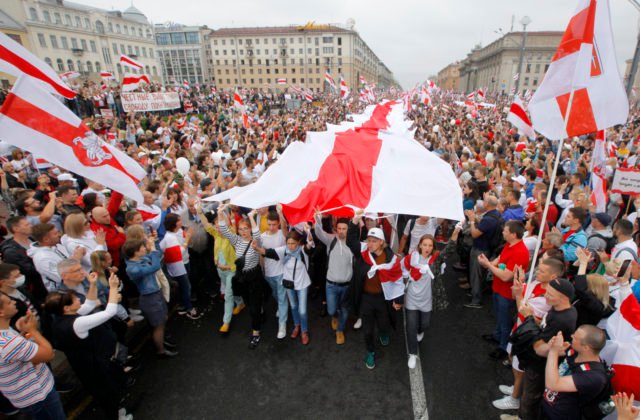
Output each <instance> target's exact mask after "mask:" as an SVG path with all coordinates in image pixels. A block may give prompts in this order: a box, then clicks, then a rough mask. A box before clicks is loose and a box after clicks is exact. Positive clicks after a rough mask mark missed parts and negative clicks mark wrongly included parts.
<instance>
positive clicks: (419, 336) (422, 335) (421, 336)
mask: <svg viewBox="0 0 640 420" xmlns="http://www.w3.org/2000/svg"><path fill="white" fill-rule="evenodd" d="M423 338H424V333H423V332H421V333H418V343H422V339H423Z"/></svg>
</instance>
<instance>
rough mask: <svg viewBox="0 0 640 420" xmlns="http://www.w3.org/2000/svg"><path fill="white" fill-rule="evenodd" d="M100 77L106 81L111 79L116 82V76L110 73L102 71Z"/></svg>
mask: <svg viewBox="0 0 640 420" xmlns="http://www.w3.org/2000/svg"><path fill="white" fill-rule="evenodd" d="M100 77H102V78H103V79H106V80H109V79H112V80H116V78H115V76H114V75H113V73H111V72H110V71H101V72H100Z"/></svg>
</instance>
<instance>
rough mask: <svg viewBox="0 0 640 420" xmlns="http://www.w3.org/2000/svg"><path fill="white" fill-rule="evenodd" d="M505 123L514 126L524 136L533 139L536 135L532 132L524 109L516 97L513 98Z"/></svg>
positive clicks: (531, 126)
mask: <svg viewBox="0 0 640 420" xmlns="http://www.w3.org/2000/svg"><path fill="white" fill-rule="evenodd" d="M507 121H509V122H510V123H511V124H513V125H514V127H516V128H517V129H518V131H520V132H521V133H522V134H524V135H525V136H527V137H529V138H530V139H532V140H533V139H535V137H536V133H535V132H534V131H533V125H532V124H531V120H530V119H529V116H528V115H527V111H525V109H524V104H523V103H522V100H520V97H519V96H518V95H516V96H514V97H513V103H512V104H511V108H510V109H509V115H507Z"/></svg>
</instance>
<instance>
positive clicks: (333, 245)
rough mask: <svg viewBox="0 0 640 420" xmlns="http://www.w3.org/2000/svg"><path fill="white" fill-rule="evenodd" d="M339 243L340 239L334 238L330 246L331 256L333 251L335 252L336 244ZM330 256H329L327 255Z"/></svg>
mask: <svg viewBox="0 0 640 420" xmlns="http://www.w3.org/2000/svg"><path fill="white" fill-rule="evenodd" d="M337 243H338V237H337V236H334V237H333V240H332V241H331V243H330V244H329V254H331V251H333V248H335V247H336V244H337ZM327 255H328V254H327Z"/></svg>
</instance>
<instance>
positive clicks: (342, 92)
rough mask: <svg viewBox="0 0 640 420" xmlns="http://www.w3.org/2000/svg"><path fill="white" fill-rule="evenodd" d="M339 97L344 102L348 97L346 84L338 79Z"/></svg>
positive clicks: (341, 79)
mask: <svg viewBox="0 0 640 420" xmlns="http://www.w3.org/2000/svg"><path fill="white" fill-rule="evenodd" d="M340 97H341V98H342V99H343V100H346V99H347V98H348V97H349V88H348V87H347V82H345V81H344V79H343V78H342V77H341V78H340Z"/></svg>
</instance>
